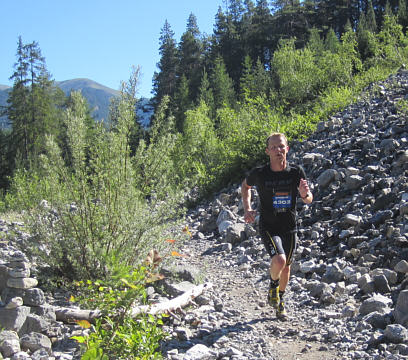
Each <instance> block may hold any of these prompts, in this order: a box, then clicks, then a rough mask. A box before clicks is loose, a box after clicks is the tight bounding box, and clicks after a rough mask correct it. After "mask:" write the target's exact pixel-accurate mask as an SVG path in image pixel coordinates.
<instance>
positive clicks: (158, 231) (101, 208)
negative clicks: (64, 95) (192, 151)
mask: <svg viewBox="0 0 408 360" xmlns="http://www.w3.org/2000/svg"><path fill="white" fill-rule="evenodd" d="M81 101H82V100H81V96H80V94H78V95H77V96H76V97H74V98H73V105H72V107H71V108H70V109H69V110H68V111H67V113H66V118H65V124H66V128H67V138H68V147H69V149H68V150H69V153H70V154H71V161H70V162H71V163H72V164H73V167H71V166H69V165H67V164H66V162H65V161H64V159H63V157H62V155H61V149H60V148H59V146H58V145H57V143H56V142H55V140H54V139H53V138H52V137H49V138H48V140H47V142H46V144H45V146H46V149H47V152H46V154H43V155H42V156H41V159H40V164H41V166H40V167H39V168H38V169H36V170H32V171H31V172H30V173H26V172H19V173H18V174H17V175H16V177H15V178H14V181H13V191H14V195H13V196H11V195H10V196H9V200H10V201H9V204H12V205H14V206H16V207H17V208H21V209H26V210H27V211H26V215H27V221H28V224H29V226H30V228H31V232H32V233H33V234H36V235H37V239H38V242H40V244H42V245H43V246H41V251H37V253H38V256H40V258H41V259H42V260H43V261H44V262H45V263H46V264H49V265H51V266H53V267H56V268H58V269H60V270H61V271H62V273H63V274H65V275H67V276H69V277H71V278H72V279H84V278H103V277H104V276H106V275H107V274H108V272H109V267H110V265H111V264H112V262H114V261H120V262H122V263H123V264H127V265H134V264H137V263H139V262H140V260H141V259H143V258H144V257H145V256H146V254H147V252H148V251H149V250H150V249H157V250H161V249H164V248H165V247H166V246H167V244H166V243H165V241H163V240H164V237H165V236H167V235H166V229H169V228H170V227H172V226H173V224H175V223H176V222H177V220H178V215H179V214H180V213H181V212H182V211H183V208H182V206H181V202H182V201H183V197H182V196H181V195H180V192H179V191H177V189H176V188H175V187H174V186H173V187H172V186H164V181H165V180H161V181H156V180H155V178H154V175H155V173H157V171H156V172H154V171H153V170H152V168H153V166H155V165H156V164H157V163H158V161H157V160H156V161H151V164H150V163H149V162H148V161H147V160H150V159H151V158H152V157H156V156H157V154H160V153H162V152H163V149H167V148H168V146H173V144H174V141H173V140H172V138H171V137H168V136H167V135H166V136H163V137H162V138H161V139H160V140H158V141H157V144H156V146H160V148H159V151H153V149H152V147H153V146H154V145H153V144H152V145H149V146H148V147H146V146H145V145H144V144H142V145H141V146H140V148H139V149H138V150H137V151H136V153H137V154H138V156H140V157H141V158H142V159H144V160H146V165H145V166H147V167H148V169H147V170H146V172H147V177H148V178H149V177H153V185H151V186H149V187H146V185H145V184H144V183H143V182H142V181H141V179H142V178H143V175H141V171H140V169H139V168H138V167H137V166H136V165H135V164H137V161H138V160H137V159H133V158H132V157H131V156H130V148H129V134H130V133H131V131H130V130H131V126H132V125H133V105H132V102H131V101H129V100H128V99H126V98H125V97H124V98H122V100H121V101H120V102H119V104H118V116H117V122H116V124H115V126H114V128H113V129H112V130H111V131H108V130H106V129H105V128H104V127H103V126H102V125H100V126H98V127H97V128H96V129H95V131H94V137H93V138H92V143H91V144H89V143H87V142H86V141H84V139H85V131H86V127H85V126H83V121H84V120H85V118H84V116H83V114H84V112H83V111H82V106H81ZM166 139H168V141H167V142H166ZM165 151H167V150H165ZM159 159H160V158H159ZM156 170H157V169H156ZM159 170H160V169H159ZM160 171H162V169H161V170H160ZM170 173H171V172H170ZM154 181H156V182H154ZM167 181H168V182H170V180H169V179H168V178H167ZM166 190H167V191H166ZM170 191H171V192H170ZM43 199H44V200H46V201H42V200H43ZM164 199H165V200H166V201H163V200H164ZM39 204H41V205H39ZM168 236H172V237H177V236H178V234H177V233H176V234H173V235H168ZM36 249H37V247H36V248H35V249H33V251H35V250H36Z"/></svg>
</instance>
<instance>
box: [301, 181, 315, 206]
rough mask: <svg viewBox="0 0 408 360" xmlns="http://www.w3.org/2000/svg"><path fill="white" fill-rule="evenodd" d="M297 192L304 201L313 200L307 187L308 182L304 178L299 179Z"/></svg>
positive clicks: (308, 202)
mask: <svg viewBox="0 0 408 360" xmlns="http://www.w3.org/2000/svg"><path fill="white" fill-rule="evenodd" d="M299 194H300V197H301V198H302V200H303V202H304V203H307V204H310V203H311V202H312V201H313V194H312V193H311V191H310V189H309V184H308V183H307V180H306V179H300V182H299Z"/></svg>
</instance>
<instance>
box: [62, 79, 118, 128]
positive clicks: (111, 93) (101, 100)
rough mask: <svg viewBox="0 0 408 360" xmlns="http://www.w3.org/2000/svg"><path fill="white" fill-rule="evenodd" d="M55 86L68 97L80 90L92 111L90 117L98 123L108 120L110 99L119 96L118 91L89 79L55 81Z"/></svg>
mask: <svg viewBox="0 0 408 360" xmlns="http://www.w3.org/2000/svg"><path fill="white" fill-rule="evenodd" d="M56 84H57V86H58V87H59V88H61V90H62V91H64V93H65V94H66V95H69V93H70V92H71V91H78V90H81V93H82V95H83V97H84V98H85V99H86V100H87V101H88V104H89V106H90V108H91V109H92V116H93V117H94V118H95V120H98V121H107V120H108V115H109V103H110V99H111V98H112V97H115V96H119V91H117V90H113V89H111V88H108V87H106V86H104V85H101V84H98V83H97V82H95V81H92V80H89V79H73V80H65V81H57V82H56Z"/></svg>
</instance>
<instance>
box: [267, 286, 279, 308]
mask: <svg viewBox="0 0 408 360" xmlns="http://www.w3.org/2000/svg"><path fill="white" fill-rule="evenodd" d="M279 301H280V298H279V285H278V286H277V287H276V288H270V289H269V291H268V303H269V305H270V306H272V307H273V308H275V309H278V306H279Z"/></svg>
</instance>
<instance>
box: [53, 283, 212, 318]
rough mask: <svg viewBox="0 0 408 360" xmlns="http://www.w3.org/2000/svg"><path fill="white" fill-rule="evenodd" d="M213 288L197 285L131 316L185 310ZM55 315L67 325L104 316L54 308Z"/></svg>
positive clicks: (96, 312)
mask: <svg viewBox="0 0 408 360" xmlns="http://www.w3.org/2000/svg"><path fill="white" fill-rule="evenodd" d="M211 287H212V284H211V283H206V284H200V285H197V286H195V287H193V288H191V289H190V290H188V291H186V292H184V293H183V294H181V295H180V296H177V297H175V298H174V299H171V300H168V301H164V302H161V303H157V304H151V305H141V306H135V307H134V308H132V309H131V316H132V317H136V316H137V315H139V314H142V313H146V314H151V315H156V314H163V313H168V312H172V311H174V310H177V309H180V308H183V307H185V306H187V305H189V304H190V303H191V301H192V300H193V299H194V298H196V297H197V296H199V295H201V294H202V293H203V292H204V291H205V290H208V289H210V288H211ZM54 311H55V315H56V318H57V320H58V321H63V322H65V323H73V322H75V321H77V320H87V321H89V322H93V321H94V320H95V319H98V318H100V317H101V316H102V312H101V311H100V310H98V309H96V310H86V309H75V308H65V307H54Z"/></svg>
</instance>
